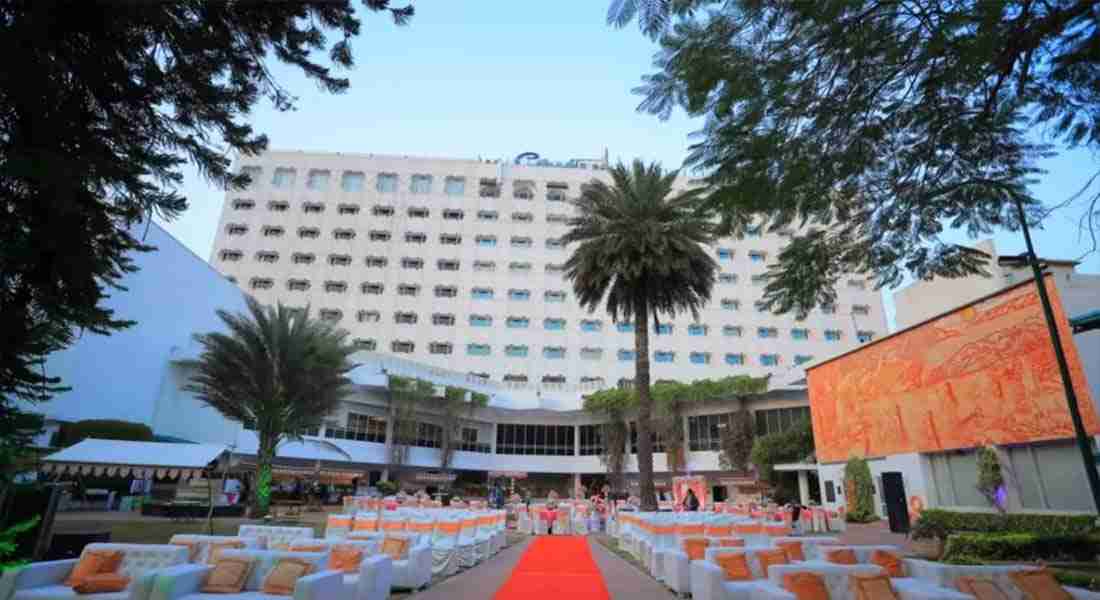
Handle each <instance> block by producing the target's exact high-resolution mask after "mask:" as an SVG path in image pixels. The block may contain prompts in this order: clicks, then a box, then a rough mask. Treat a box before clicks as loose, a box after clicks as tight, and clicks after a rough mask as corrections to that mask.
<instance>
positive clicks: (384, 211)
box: [370, 204, 393, 217]
mask: <svg viewBox="0 0 1100 600" xmlns="http://www.w3.org/2000/svg"><path fill="white" fill-rule="evenodd" d="M370 214H371V215H372V216H375V217H392V216H393V207H392V206H386V205H385V204H376V205H374V206H372V207H371V209H370Z"/></svg>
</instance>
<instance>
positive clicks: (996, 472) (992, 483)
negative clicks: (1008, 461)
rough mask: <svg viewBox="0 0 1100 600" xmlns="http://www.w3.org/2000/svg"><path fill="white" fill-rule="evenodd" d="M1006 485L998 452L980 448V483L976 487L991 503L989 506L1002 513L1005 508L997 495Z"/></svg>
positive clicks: (993, 449)
mask: <svg viewBox="0 0 1100 600" xmlns="http://www.w3.org/2000/svg"><path fill="white" fill-rule="evenodd" d="M1004 483H1005V480H1004V474H1003V473H1001V461H1000V458H998V457H997V450H996V449H995V448H990V447H988V446H983V447H981V448H978V481H977V484H976V487H977V488H978V491H979V492H981V494H982V496H984V497H985V499H986V500H988V501H989V505H990V506H992V507H993V508H996V509H997V510H999V511H1001V512H1004V509H1005V507H1004V506H1003V505H1002V504H1001V503H1000V502H999V501H998V498H997V495H998V492H999V491H1000V489H1001V487H1002V486H1003V485H1004Z"/></svg>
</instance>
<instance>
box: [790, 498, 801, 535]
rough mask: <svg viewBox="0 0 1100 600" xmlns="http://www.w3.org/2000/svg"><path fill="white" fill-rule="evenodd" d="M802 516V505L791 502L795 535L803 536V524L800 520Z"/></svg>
mask: <svg viewBox="0 0 1100 600" xmlns="http://www.w3.org/2000/svg"><path fill="white" fill-rule="evenodd" d="M801 516H802V505H801V504H799V503H798V502H797V501H795V502H791V529H793V530H794V534H795V535H802V522H801V521H799V520H798V519H799V518H800V517H801Z"/></svg>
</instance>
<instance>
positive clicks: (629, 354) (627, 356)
mask: <svg viewBox="0 0 1100 600" xmlns="http://www.w3.org/2000/svg"><path fill="white" fill-rule="evenodd" d="M616 356H617V357H618V359H619V360H621V361H624V362H625V361H632V360H634V357H635V356H637V354H636V353H635V352H634V351H633V350H619V352H618V353H617V354H616Z"/></svg>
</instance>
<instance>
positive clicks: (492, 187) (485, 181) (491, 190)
mask: <svg viewBox="0 0 1100 600" xmlns="http://www.w3.org/2000/svg"><path fill="white" fill-rule="evenodd" d="M477 195H478V196H481V197H482V198H500V183H498V182H497V180H496V179H492V178H489V177H482V178H481V180H480V181H478V185H477Z"/></svg>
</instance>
